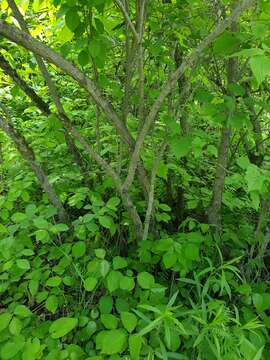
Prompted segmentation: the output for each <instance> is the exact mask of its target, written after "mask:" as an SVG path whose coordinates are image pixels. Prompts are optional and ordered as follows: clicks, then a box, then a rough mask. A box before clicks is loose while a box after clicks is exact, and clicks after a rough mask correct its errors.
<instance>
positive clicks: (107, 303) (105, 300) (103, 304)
mask: <svg viewBox="0 0 270 360" xmlns="http://www.w3.org/2000/svg"><path fill="white" fill-rule="evenodd" d="M112 308H113V298H112V297H111V296H108V295H107V296H102V297H101V298H100V300H99V309H100V312H101V314H110V312H111V311H112Z"/></svg>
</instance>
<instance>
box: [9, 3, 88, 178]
mask: <svg viewBox="0 0 270 360" xmlns="http://www.w3.org/2000/svg"><path fill="white" fill-rule="evenodd" d="M8 4H9V6H10V8H11V10H12V12H13V16H14V17H15V19H16V20H17V21H18V23H19V25H20V27H21V29H22V30H23V31H24V32H26V33H27V34H28V35H30V32H29V30H28V27H27V24H26V22H25V20H24V17H23V16H22V14H21V12H20V10H19V9H18V7H17V5H16V3H15V1H14V0H8ZM35 58H36V60H37V64H38V67H39V69H40V71H41V74H42V75H43V78H44V80H45V82H46V84H47V86H48V88H49V92H50V95H51V97H52V100H53V102H54V104H55V106H56V109H57V113H58V118H59V120H60V122H61V123H62V125H63V128H64V133H65V140H66V144H67V147H68V149H69V151H70V153H71V154H72V156H73V158H74V160H75V162H76V164H77V165H78V167H79V169H80V171H81V174H82V176H83V178H84V180H85V182H86V183H87V184H88V183H89V181H88V171H87V167H86V165H85V163H84V161H83V158H82V156H81V154H80V152H79V150H78V149H77V147H76V145H75V143H74V141H73V139H72V137H71V136H70V135H69V132H68V130H67V128H66V126H65V123H63V122H62V120H61V115H64V116H65V117H67V115H66V113H65V111H64V108H63V105H62V103H61V100H60V97H59V95H58V92H57V89H56V86H55V85H54V82H53V81H52V79H51V76H50V74H49V72H48V71H47V69H46V66H45V63H44V62H43V60H42V58H41V56H39V55H36V54H35ZM69 121H70V120H69Z"/></svg>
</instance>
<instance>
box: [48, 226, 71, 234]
mask: <svg viewBox="0 0 270 360" xmlns="http://www.w3.org/2000/svg"><path fill="white" fill-rule="evenodd" d="M68 229H69V227H68V226H67V225H66V224H56V225H53V226H52V227H51V228H50V230H51V231H52V232H53V233H54V234H58V233H60V232H63V231H68Z"/></svg>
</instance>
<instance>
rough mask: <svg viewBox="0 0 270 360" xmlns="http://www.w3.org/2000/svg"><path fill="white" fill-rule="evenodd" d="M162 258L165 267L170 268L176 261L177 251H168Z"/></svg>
mask: <svg viewBox="0 0 270 360" xmlns="http://www.w3.org/2000/svg"><path fill="white" fill-rule="evenodd" d="M162 260H163V264H164V266H165V268H166V269H169V268H171V267H173V265H174V264H175V263H176V261H177V255H176V253H166V254H165V255H163V258H162Z"/></svg>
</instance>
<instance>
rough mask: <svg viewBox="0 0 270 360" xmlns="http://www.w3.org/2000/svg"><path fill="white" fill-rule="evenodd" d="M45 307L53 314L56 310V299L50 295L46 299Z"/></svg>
mask: <svg viewBox="0 0 270 360" xmlns="http://www.w3.org/2000/svg"><path fill="white" fill-rule="evenodd" d="M45 307H46V309H47V310H48V311H50V312H51V313H53V314H54V313H55V312H56V310H57V308H58V299H57V297H56V296H55V295H51V296H49V297H48V298H47V300H46V303H45Z"/></svg>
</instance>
